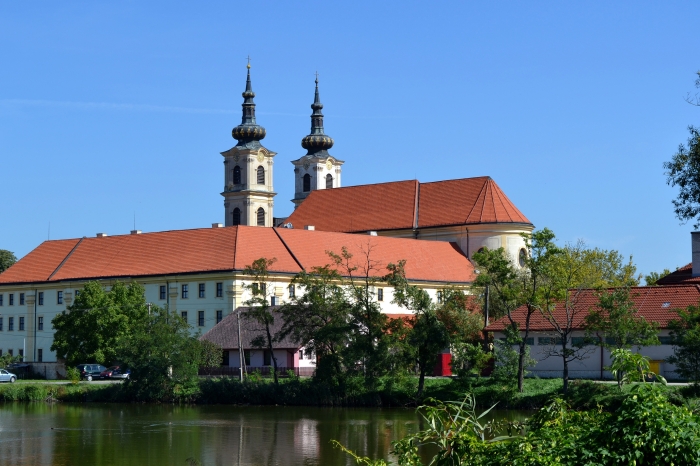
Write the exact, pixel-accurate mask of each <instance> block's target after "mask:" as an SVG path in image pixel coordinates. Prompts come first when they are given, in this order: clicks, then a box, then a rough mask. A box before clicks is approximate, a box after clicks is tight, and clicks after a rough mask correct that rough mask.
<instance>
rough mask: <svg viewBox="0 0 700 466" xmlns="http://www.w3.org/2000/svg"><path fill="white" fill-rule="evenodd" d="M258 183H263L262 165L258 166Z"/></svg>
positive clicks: (263, 170)
mask: <svg viewBox="0 0 700 466" xmlns="http://www.w3.org/2000/svg"><path fill="white" fill-rule="evenodd" d="M258 184H265V169H264V168H263V166H262V165H260V166H259V167H258Z"/></svg>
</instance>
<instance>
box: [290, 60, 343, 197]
mask: <svg viewBox="0 0 700 466" xmlns="http://www.w3.org/2000/svg"><path fill="white" fill-rule="evenodd" d="M311 109H312V110H313V113H312V114H311V133H310V134H309V135H308V136H306V137H304V139H302V140H301V147H303V148H304V149H306V151H307V152H306V155H304V156H303V157H301V158H300V159H298V160H294V161H292V164H294V179H295V183H294V185H295V190H294V199H292V202H293V203H294V208H295V209H296V208H297V207H299V205H300V204H301V203H302V202H303V201H304V199H306V197H307V196H308V195H309V194H310V193H311V191H316V190H317V189H332V188H340V186H341V184H340V172H341V166H342V165H343V163H345V162H343V161H342V160H338V159H336V158H335V157H332V156H331V155H330V154H329V153H328V149H330V148H331V147H333V139H332V138H331V137H330V136H327V135H326V134H325V133H324V131H323V112H321V110H322V109H323V104H322V103H321V99H320V97H319V95H318V73H317V74H316V93H315V95H314V103H313V104H311Z"/></svg>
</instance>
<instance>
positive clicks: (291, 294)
mask: <svg viewBox="0 0 700 466" xmlns="http://www.w3.org/2000/svg"><path fill="white" fill-rule="evenodd" d="M289 297H290V298H295V297H296V289H295V288H294V285H289Z"/></svg>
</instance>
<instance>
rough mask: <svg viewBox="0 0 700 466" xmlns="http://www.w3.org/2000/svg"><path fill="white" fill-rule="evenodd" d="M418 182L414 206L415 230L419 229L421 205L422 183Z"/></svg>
mask: <svg viewBox="0 0 700 466" xmlns="http://www.w3.org/2000/svg"><path fill="white" fill-rule="evenodd" d="M415 181H416V196H415V200H414V204H413V229H414V230H417V229H418V213H419V211H418V208H419V205H420V181H418V180H415Z"/></svg>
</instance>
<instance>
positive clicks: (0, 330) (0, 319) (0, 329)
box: [0, 317, 4, 332]
mask: <svg viewBox="0 0 700 466" xmlns="http://www.w3.org/2000/svg"><path fill="white" fill-rule="evenodd" d="M3 320H4V319H3V318H2V317H0V332H2V331H3V328H2V321H3Z"/></svg>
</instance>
